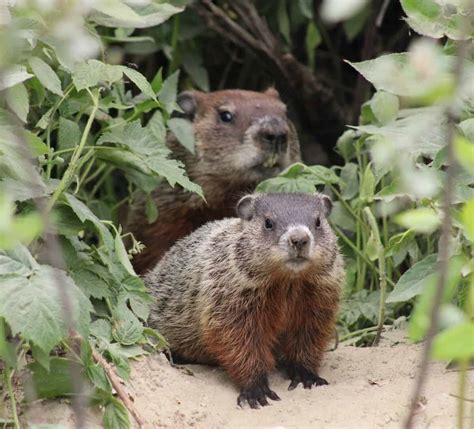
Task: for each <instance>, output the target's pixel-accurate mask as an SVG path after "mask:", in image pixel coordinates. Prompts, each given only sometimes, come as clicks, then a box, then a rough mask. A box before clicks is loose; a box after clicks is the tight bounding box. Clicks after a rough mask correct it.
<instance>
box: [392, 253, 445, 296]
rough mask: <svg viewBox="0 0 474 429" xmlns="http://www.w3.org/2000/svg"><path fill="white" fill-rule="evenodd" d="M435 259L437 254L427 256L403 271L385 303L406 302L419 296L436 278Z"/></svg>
mask: <svg viewBox="0 0 474 429" xmlns="http://www.w3.org/2000/svg"><path fill="white" fill-rule="evenodd" d="M437 257H438V255H437V254H434V255H429V256H427V257H425V258H424V259H422V260H421V261H419V262H417V263H416V264H415V265H413V266H412V267H411V268H409V269H408V270H407V271H405V273H404V274H403V275H402V276H401V277H400V279H399V280H398V282H397V284H396V285H395V288H394V289H393V290H392V292H390V294H389V295H388V297H387V300H386V302H406V301H409V300H410V299H412V298H413V297H415V296H417V295H420V294H421V293H422V292H423V290H424V289H425V288H426V285H427V284H428V283H429V282H432V281H433V278H434V276H436V267H437Z"/></svg>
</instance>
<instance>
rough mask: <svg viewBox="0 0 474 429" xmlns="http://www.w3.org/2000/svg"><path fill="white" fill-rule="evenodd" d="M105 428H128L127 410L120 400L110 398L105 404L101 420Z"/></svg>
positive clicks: (129, 425)
mask: <svg viewBox="0 0 474 429" xmlns="http://www.w3.org/2000/svg"><path fill="white" fill-rule="evenodd" d="M102 423H103V425H104V428H105V429H130V427H131V424H130V418H129V416H128V411H127V409H126V408H125V406H124V405H123V403H122V402H120V401H119V400H117V399H115V398H114V397H111V398H110V402H109V403H108V404H107V405H106V406H105V411H104V417H103V420H102Z"/></svg>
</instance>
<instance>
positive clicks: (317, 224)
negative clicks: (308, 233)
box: [315, 216, 321, 229]
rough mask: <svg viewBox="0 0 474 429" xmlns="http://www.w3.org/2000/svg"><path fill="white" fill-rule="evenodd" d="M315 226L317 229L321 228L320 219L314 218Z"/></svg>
mask: <svg viewBox="0 0 474 429" xmlns="http://www.w3.org/2000/svg"><path fill="white" fill-rule="evenodd" d="M315 226H316V228H317V229H319V228H321V219H320V218H319V216H318V217H317V218H316V223H315Z"/></svg>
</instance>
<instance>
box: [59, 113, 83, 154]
mask: <svg viewBox="0 0 474 429" xmlns="http://www.w3.org/2000/svg"><path fill="white" fill-rule="evenodd" d="M80 140H81V130H80V128H79V125H77V123H76V122H73V121H70V120H69V119H66V118H64V117H62V116H61V117H60V118H59V131H58V146H59V148H60V149H70V148H74V147H76V146H77V145H78V144H79V141H80Z"/></svg>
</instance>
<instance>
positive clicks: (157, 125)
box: [148, 110, 166, 144]
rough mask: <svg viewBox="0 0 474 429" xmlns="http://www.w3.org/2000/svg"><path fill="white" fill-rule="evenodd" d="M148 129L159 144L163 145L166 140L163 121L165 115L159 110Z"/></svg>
mask: <svg viewBox="0 0 474 429" xmlns="http://www.w3.org/2000/svg"><path fill="white" fill-rule="evenodd" d="M148 127H149V129H150V131H151V133H152V134H153V135H154V136H155V137H156V139H157V140H158V142H159V143H160V144H163V143H164V142H165V140H166V127H165V122H164V120H163V114H162V113H161V112H160V111H159V110H157V111H156V112H155V113H153V116H152V117H151V119H150V121H149V122H148Z"/></svg>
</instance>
